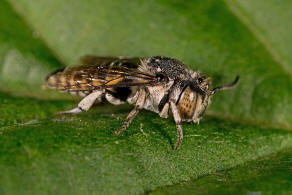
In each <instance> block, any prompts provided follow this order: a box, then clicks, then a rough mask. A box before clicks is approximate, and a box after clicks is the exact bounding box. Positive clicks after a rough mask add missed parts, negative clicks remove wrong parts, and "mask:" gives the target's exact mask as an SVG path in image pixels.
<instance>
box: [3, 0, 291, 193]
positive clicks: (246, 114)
mask: <svg viewBox="0 0 292 195" xmlns="http://www.w3.org/2000/svg"><path fill="white" fill-rule="evenodd" d="M237 6H238V5H237V4H235V3H234V1H231V0H230V1H216V0H208V1H176V0H168V1H166V0H157V1H154V0H152V1H142V0H137V1H131V2H129V1H126V0H120V1H105V0H95V1H90V2H89V1H82V0H76V1H74V2H70V3H68V1H59V0H43V1H33V0H17V1H16V0H6V1H1V2H0V16H1V17H0V23H1V25H0V108H1V112H0V125H1V127H0V146H1V147H0V172H1V175H0V194H3V193H4V194H24V193H25V194H47V193H58V194H64V193H70V194H72V193H74V194H85V193H107V194H108V193H124V194H128V193H143V192H147V191H151V190H153V189H155V188H157V187H160V186H165V185H171V184H174V183H178V182H181V181H186V180H189V179H191V178H192V179H195V178H198V177H200V176H202V175H206V174H209V173H212V172H214V171H218V170H222V169H227V168H231V167H234V166H236V165H240V164H242V163H244V162H246V161H249V160H252V159H257V158H259V157H261V156H265V155H268V154H271V153H275V152H278V151H281V150H283V149H285V148H288V147H292V140H291V139H292V133H291V132H290V131H283V129H288V130H290V129H292V128H291V125H292V102H291V101H292V92H291V90H290V88H291V86H292V80H291V75H290V74H291V73H290V72H289V66H291V63H290V61H289V60H287V61H285V62H284V61H283V60H282V58H277V57H275V56H284V55H286V54H285V53H284V52H282V50H280V49H278V48H280V46H283V45H285V44H283V42H282V43H281V41H279V43H278V41H276V42H277V44H278V45H277V44H271V43H268V42H266V40H268V38H267V39H261V37H264V36H265V35H261V36H259V34H258V33H255V32H254V31H253V29H256V28H258V26H257V25H259V26H260V24H261V22H258V23H256V24H257V25H255V26H254V27H251V25H249V24H248V23H247V22H246V18H244V17H241V15H240V14H238V13H241V12H237V11H236V10H237V9H235V8H237ZM269 9H272V6H270V7H267V8H265V9H264V10H269ZM251 13H254V12H253V11H251ZM273 13H277V10H276V9H275V10H274V9H273ZM249 17H251V18H256V16H253V14H250V16H249ZM259 21H261V19H259ZM247 24H248V25H247ZM281 24H282V25H285V23H284V22H283V23H281ZM286 25H288V23H286ZM259 32H260V31H259ZM275 32H276V31H275ZM273 36H274V35H273ZM287 37H288V36H286V38H287ZM284 38H285V36H284ZM287 40H288V38H287ZM287 43H288V42H287ZM269 44H270V45H271V46H269V47H267V45H269ZM274 45H275V49H274V50H271V49H270V48H273V46H274ZM287 45H288V44H286V46H284V47H287V48H288V47H290V46H287ZM86 54H93V55H100V56H121V55H122V56H152V55H165V56H170V57H174V58H177V59H180V60H182V61H183V62H185V63H186V64H187V65H188V66H189V67H190V68H191V69H194V70H197V69H199V70H201V71H202V72H204V73H206V74H208V75H210V76H212V77H213V78H214V79H213V81H214V86H217V85H220V84H223V83H229V82H231V81H232V80H233V79H234V77H235V76H236V75H240V77H241V81H240V84H239V86H238V87H237V88H236V89H234V90H230V91H226V92H221V93H218V94H216V95H215V96H214V98H213V102H212V105H211V106H210V108H209V109H208V113H207V116H206V117H205V118H204V119H203V120H202V121H201V123H200V125H194V124H187V123H185V124H183V129H184V140H183V144H182V146H181V148H180V150H178V151H173V150H172V147H173V145H174V143H175V141H176V128H175V124H174V122H173V120H172V119H162V118H159V117H158V115H156V114H154V113H151V112H148V111H142V112H141V114H139V115H138V116H137V118H136V119H135V120H134V122H133V124H132V125H131V126H130V127H129V129H128V130H127V131H126V132H125V133H123V135H121V136H118V137H116V136H114V135H113V132H114V131H115V130H117V129H118V128H119V127H120V126H121V124H122V123H123V120H124V119H125V118H126V115H127V113H128V112H129V111H130V109H131V108H130V107H129V106H127V105H125V106H112V105H98V106H96V108H93V109H92V110H90V111H89V112H88V113H84V114H81V115H78V116H55V115H54V114H53V113H55V112H57V111H61V110H66V109H70V108H73V107H74V106H76V104H77V101H76V100H74V99H72V98H68V96H64V95H58V93H55V92H45V91H41V85H42V83H43V81H44V79H45V77H46V75H47V74H49V73H50V72H51V71H53V70H54V69H56V68H59V67H60V66H62V65H63V64H66V65H73V64H74V63H76V61H77V60H78V58H79V57H81V56H82V55H86ZM287 59H288V58H287ZM285 63H286V65H284V66H283V64H285Z"/></svg>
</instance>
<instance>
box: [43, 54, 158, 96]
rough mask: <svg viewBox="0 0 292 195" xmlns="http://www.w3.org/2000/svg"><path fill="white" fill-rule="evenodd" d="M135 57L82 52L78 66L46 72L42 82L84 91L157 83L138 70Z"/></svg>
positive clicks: (64, 89) (68, 89)
mask: <svg viewBox="0 0 292 195" xmlns="http://www.w3.org/2000/svg"><path fill="white" fill-rule="evenodd" d="M140 60H141V59H139V58H112V57H95V56H86V57H84V58H82V60H81V61H80V64H83V65H80V66H77V67H72V68H66V69H64V70H61V71H57V72H55V73H54V74H52V75H50V76H49V77H48V79H47V83H46V86H47V87H49V88H54V89H57V90H60V91H67V92H72V91H84V92H91V91H93V90H99V89H106V88H115V87H130V86H147V85H156V84H158V83H159V81H158V79H157V77H156V76H155V75H153V74H152V73H150V72H141V71H139V70H138V69H137V68H138V65H139V63H140Z"/></svg>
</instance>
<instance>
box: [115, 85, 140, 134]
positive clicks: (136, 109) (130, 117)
mask: <svg viewBox="0 0 292 195" xmlns="http://www.w3.org/2000/svg"><path fill="white" fill-rule="evenodd" d="M145 98H146V92H145V90H144V89H140V91H139V97H138V99H137V102H136V105H135V107H134V109H133V110H132V111H131V112H130V113H129V114H128V116H127V119H126V121H125V122H124V124H123V126H122V127H121V128H120V129H119V130H118V131H116V132H115V134H116V135H119V134H120V133H122V132H123V131H124V130H126V128H127V127H128V126H129V125H130V124H131V122H132V121H133V119H134V118H135V116H136V115H137V114H138V113H139V111H140V110H141V109H143V107H144V103H145Z"/></svg>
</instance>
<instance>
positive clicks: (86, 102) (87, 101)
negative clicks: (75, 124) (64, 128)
mask: <svg viewBox="0 0 292 195" xmlns="http://www.w3.org/2000/svg"><path fill="white" fill-rule="evenodd" d="M101 95H102V91H96V92H93V93H91V94H89V95H88V96H86V97H85V98H83V99H82V100H81V101H80V102H79V104H78V107H76V108H73V109H72V110H67V111H61V112H57V113H56V114H78V113H81V112H84V111H87V110H89V108H90V107H91V106H92V105H93V103H94V102H95V100H96V99H98V98H99V97H100V96H101Z"/></svg>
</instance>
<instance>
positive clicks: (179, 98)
mask: <svg viewBox="0 0 292 195" xmlns="http://www.w3.org/2000/svg"><path fill="white" fill-rule="evenodd" d="M81 64H82V65H81V66H77V67H73V68H66V69H63V70H60V71H56V72H54V73H53V74H51V75H49V76H48V78H47V82H46V84H45V86H46V87H48V88H53V89H57V90H60V91H64V92H69V93H71V94H75V95H79V96H84V99H82V100H81V102H80V103H79V104H78V107H76V108H74V109H72V110H68V111H63V112H60V113H61V114H77V113H80V112H83V111H87V110H88V109H89V108H90V107H91V106H92V105H93V103H94V102H95V101H103V100H107V101H109V102H110V103H112V104H122V103H125V102H128V103H129V104H133V105H134V108H133V110H132V111H131V112H130V113H129V115H128V116H127V119H126V121H125V122H124V124H123V125H122V127H121V128H120V129H119V130H118V131H116V134H120V133H121V132H122V131H124V130H125V129H126V128H127V127H128V126H129V124H130V123H131V122H132V120H133V119H134V117H135V116H136V115H137V114H138V112H139V111H140V110H141V109H146V110H150V111H153V112H156V113H158V114H159V115H160V116H161V117H164V118H167V117H168V116H169V114H170V113H172V116H173V118H174V121H175V123H176V128H177V133H178V139H177V143H176V146H175V149H178V147H179V146H180V144H181V141H182V138H183V130H182V127H181V122H182V121H188V122H195V123H198V122H199V121H200V119H201V118H202V115H203V113H204V111H205V110H206V107H207V106H208V103H209V100H210V97H211V96H212V95H214V94H215V93H216V91H218V90H223V89H228V88H232V87H233V86H235V85H236V83H237V82H238V80H239V77H236V79H235V81H234V82H233V83H231V84H228V85H223V86H220V87H216V88H214V89H211V88H210V87H211V79H210V78H209V77H206V76H204V75H203V74H201V73H200V72H196V71H192V70H190V69H188V68H187V67H186V66H185V65H184V64H183V63H182V62H180V61H178V60H176V59H172V58H168V57H162V56H155V57H151V58H148V59H140V58H111V57H109V58H108V57H95V56H86V57H84V58H83V59H82V61H81Z"/></svg>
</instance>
